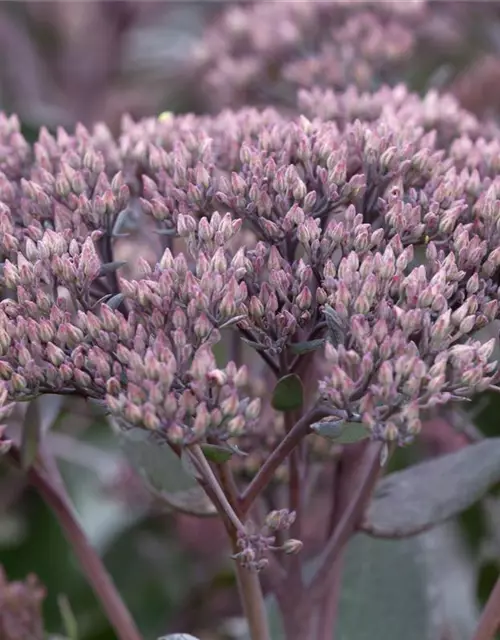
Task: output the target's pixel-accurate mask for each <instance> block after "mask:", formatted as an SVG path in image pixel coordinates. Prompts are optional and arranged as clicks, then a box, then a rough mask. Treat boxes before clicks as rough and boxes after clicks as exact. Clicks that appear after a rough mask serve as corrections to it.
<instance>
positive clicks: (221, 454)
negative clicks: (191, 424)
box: [200, 444, 233, 462]
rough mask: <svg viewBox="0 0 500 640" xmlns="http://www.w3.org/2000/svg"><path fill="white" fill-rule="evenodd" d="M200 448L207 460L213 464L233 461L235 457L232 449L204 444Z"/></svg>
mask: <svg viewBox="0 0 500 640" xmlns="http://www.w3.org/2000/svg"><path fill="white" fill-rule="evenodd" d="M200 448H201V450H202V451H203V453H204V454H205V457H206V459H207V460H210V461H211V462H227V461H228V460H231V458H232V456H233V451H231V449H227V448H226V447H221V446H219V445H216V444H202V445H200Z"/></svg>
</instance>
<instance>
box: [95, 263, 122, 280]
mask: <svg viewBox="0 0 500 640" xmlns="http://www.w3.org/2000/svg"><path fill="white" fill-rule="evenodd" d="M126 264H127V263H126V262H123V260H116V261H114V262H106V263H104V264H102V265H101V268H100V269H99V273H98V275H97V277H98V278H102V277H103V276H107V275H108V274H110V273H115V271H118V269H120V268H121V267H124V266H125V265H126Z"/></svg>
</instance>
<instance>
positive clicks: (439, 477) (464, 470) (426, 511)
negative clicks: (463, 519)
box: [362, 438, 500, 537]
mask: <svg viewBox="0 0 500 640" xmlns="http://www.w3.org/2000/svg"><path fill="white" fill-rule="evenodd" d="M499 481H500V438H489V439H487V440H483V441H482V442H479V443H477V444H472V445H470V446H468V447H466V448H464V449H462V450H461V451H458V452H456V453H450V454H447V455H444V456H441V457H439V458H436V459H434V460H430V461H427V462H423V463H421V464H418V465H415V466H413V467H410V468H408V469H405V470H404V471H398V472H396V473H391V474H390V475H388V476H386V477H385V478H383V479H382V480H381V481H380V482H379V484H378V485H377V488H376V489H375V493H374V496H373V499H372V501H371V503H370V506H369V508H368V510H367V513H366V516H365V520H364V522H363V525H362V528H363V530H364V531H366V532H367V533H370V534H371V535H374V536H378V537H395V536H398V537H405V536H412V535H415V534H416V533H419V532H421V531H425V530H426V529H428V528H429V527H432V526H434V525H436V524H438V523H440V522H444V521H445V520H447V519H448V518H451V517H452V516H454V515H457V514H458V513H460V512H462V511H464V510H465V509H467V508H468V507H470V506H471V505H472V504H474V503H475V502H476V501H477V500H479V499H480V498H482V497H483V495H484V494H485V493H486V492H487V491H488V489H490V488H491V487H492V486H494V485H495V484H497V483H498V482H499Z"/></svg>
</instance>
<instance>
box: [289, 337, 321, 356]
mask: <svg viewBox="0 0 500 640" xmlns="http://www.w3.org/2000/svg"><path fill="white" fill-rule="evenodd" d="M325 342H326V340H325V338H321V339H319V340H308V341H307V342H296V343H295V344H292V345H290V351H292V353H296V354H297V355H302V354H304V353H309V352H311V351H317V350H318V349H320V348H321V347H322V346H323V345H324V344H325Z"/></svg>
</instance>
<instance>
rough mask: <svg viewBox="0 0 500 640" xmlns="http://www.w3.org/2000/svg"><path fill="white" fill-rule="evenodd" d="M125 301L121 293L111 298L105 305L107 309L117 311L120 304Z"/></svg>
mask: <svg viewBox="0 0 500 640" xmlns="http://www.w3.org/2000/svg"><path fill="white" fill-rule="evenodd" d="M124 300H125V296H124V295H123V293H117V294H116V295H114V296H112V297H111V298H110V299H109V300H108V301H107V302H106V304H107V305H108V307H109V308H110V309H118V307H119V306H120V305H121V303H122V302H123V301H124Z"/></svg>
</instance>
